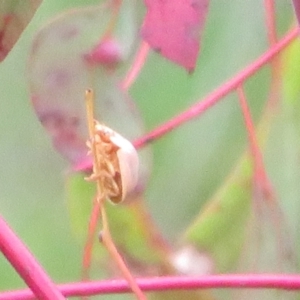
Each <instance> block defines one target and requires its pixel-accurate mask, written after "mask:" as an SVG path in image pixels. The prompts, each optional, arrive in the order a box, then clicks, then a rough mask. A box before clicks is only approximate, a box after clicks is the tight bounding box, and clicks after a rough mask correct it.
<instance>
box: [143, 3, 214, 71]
mask: <svg viewBox="0 0 300 300" xmlns="http://www.w3.org/2000/svg"><path fill="white" fill-rule="evenodd" d="M208 2H209V0H145V4H146V6H147V14H146V17H145V20H144V24H143V27H142V37H143V38H144V39H145V41H146V42H148V43H149V45H150V46H151V47H152V48H153V49H154V50H156V51H159V52H160V53H161V54H162V55H163V56H164V57H166V58H168V59H170V60H171V61H173V62H175V63H177V64H179V65H181V66H183V67H184V68H186V69H187V70H188V71H193V69H194V68H195V65H196V61H197V56H198V52H199V39H200V32H201V29H202V28H203V25H204V21H205V17H206V15H207V10H208Z"/></svg>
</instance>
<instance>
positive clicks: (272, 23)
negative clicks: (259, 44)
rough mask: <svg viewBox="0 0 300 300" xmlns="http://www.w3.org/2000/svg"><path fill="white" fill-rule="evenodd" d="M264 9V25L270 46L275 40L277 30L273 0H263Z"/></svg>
mask: <svg viewBox="0 0 300 300" xmlns="http://www.w3.org/2000/svg"><path fill="white" fill-rule="evenodd" d="M264 5H265V11H266V25H267V30H268V32H267V34H268V40H269V43H270V45H271V46H273V45H274V44H275V43H276V41H277V30H276V7H275V6H276V4H275V1H274V0H265V1H264Z"/></svg>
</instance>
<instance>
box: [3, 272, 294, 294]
mask: <svg viewBox="0 0 300 300" xmlns="http://www.w3.org/2000/svg"><path fill="white" fill-rule="evenodd" d="M136 281H137V283H138V285H139V286H140V287H141V289H142V290H144V291H169V290H187V289H189V290H192V289H212V288H213V289H224V288H239V289H278V290H286V291H299V290H300V275H288V274H224V275H210V276H199V277H183V276H172V277H153V278H140V279H136ZM58 288H59V289H60V291H61V292H62V293H63V294H64V295H65V296H66V297H78V296H79V297H80V296H95V295H105V294H113V293H115V294H119V293H129V292H131V289H130V287H129V286H128V283H127V281H126V280H123V279H118V280H116V279H115V280H104V281H92V282H75V283H68V284H62V285H59V286H58ZM8 299H9V300H32V299H34V295H33V294H32V292H31V291H30V290H28V289H27V290H19V291H9V292H3V293H0V300H8Z"/></svg>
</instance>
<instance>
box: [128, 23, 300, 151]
mask: <svg viewBox="0 0 300 300" xmlns="http://www.w3.org/2000/svg"><path fill="white" fill-rule="evenodd" d="M298 33H299V32H298V28H296V29H293V30H292V31H290V32H289V33H288V34H287V35H286V36H285V37H284V38H282V39H281V40H280V41H279V42H278V43H276V44H275V45H274V46H273V47H271V48H270V49H269V50H268V51H266V52H265V53H264V54H263V55H262V56H260V57H259V58H258V59H257V60H255V61H254V62H253V63H251V64H250V65H249V66H248V67H246V68H245V69H244V70H242V71H241V72H239V73H238V74H237V75H236V76H234V77H233V78H232V79H230V80H229V81H227V82H226V83H224V84H223V85H222V86H220V87H219V88H217V89H216V90H215V91H214V92H212V93H211V94H210V95H208V96H207V97H206V98H204V99H203V100H202V99H201V100H199V101H198V102H196V103H195V104H194V105H193V106H191V107H190V108H188V109H187V110H186V111H184V112H182V113H181V114H179V115H177V116H175V117H174V118H172V119H171V120H169V121H167V122H165V123H164V124H162V125H160V126H158V127H157V128H156V129H154V130H152V131H151V132H150V133H148V134H146V135H144V136H143V137H141V138H139V139H137V140H136V141H135V142H134V145H135V147H137V148H140V147H142V146H144V145H145V144H147V143H150V142H152V141H154V140H156V139H158V138H160V137H161V136H163V135H165V134H166V133H168V132H170V131H172V130H173V129H174V128H176V127H179V126H180V125H181V124H183V123H185V122H187V121H190V120H192V119H193V118H195V117H199V116H200V115H201V114H202V113H204V112H205V111H206V110H207V109H209V108H211V107H212V106H213V105H215V104H216V103H217V102H218V101H220V100H222V99H224V97H225V96H226V95H228V94H229V93H230V92H232V91H234V90H235V89H236V88H237V87H238V86H239V85H240V84H242V83H243V82H244V81H245V80H246V79H248V78H249V77H251V76H252V75H253V74H255V73H256V72H257V71H258V70H260V68H261V67H262V66H264V65H265V64H267V63H268V62H269V61H270V60H271V59H273V58H274V57H275V56H276V55H278V54H279V53H280V51H282V50H283V49H284V48H285V47H287V46H288V45H289V44H290V43H291V42H292V41H293V40H294V39H295V38H296V37H297V36H298Z"/></svg>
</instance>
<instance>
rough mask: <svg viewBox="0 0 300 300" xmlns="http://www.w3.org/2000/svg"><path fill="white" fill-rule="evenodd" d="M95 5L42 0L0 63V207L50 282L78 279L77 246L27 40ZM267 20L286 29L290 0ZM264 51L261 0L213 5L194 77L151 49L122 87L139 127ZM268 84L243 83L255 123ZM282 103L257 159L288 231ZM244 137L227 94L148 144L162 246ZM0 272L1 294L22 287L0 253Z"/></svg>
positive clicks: (290, 172)
mask: <svg viewBox="0 0 300 300" xmlns="http://www.w3.org/2000/svg"><path fill="white" fill-rule="evenodd" d="M96 3H98V1H96V0H94V1H92V0H88V1H83V0H73V1H57V0H44V1H43V4H42V5H41V7H40V8H39V10H38V12H37V13H36V15H35V17H34V19H33V20H32V22H31V23H30V25H29V26H28V27H27V29H26V30H25V32H24V33H23V35H22V37H21V39H20V40H19V41H18V43H17V45H16V46H15V48H14V49H13V50H12V52H11V53H10V54H9V56H8V57H7V59H6V60H5V61H4V62H3V63H2V64H1V65H0V78H1V85H0V96H1V109H0V120H1V126H0V149H1V151H0V165H1V168H0V178H1V181H0V211H1V214H2V215H3V216H4V218H5V219H6V220H7V221H8V223H9V224H10V225H11V226H12V227H13V229H14V230H15V231H16V232H17V234H18V235H19V236H20V237H21V239H22V240H23V241H24V242H25V243H26V244H27V245H28V247H29V248H30V250H31V251H32V252H33V254H34V255H35V256H36V257H37V259H38V260H39V261H40V262H41V264H42V265H43V267H45V269H46V270H47V271H48V272H49V274H50V276H51V277H52V278H53V280H55V281H56V282H66V281H73V280H74V281H75V280H77V279H78V278H79V274H80V262H81V254H82V244H81V243H80V242H79V241H78V239H77V238H76V235H75V234H74V233H73V232H72V230H71V226H70V221H69V214H68V211H67V205H66V203H65V202H66V200H65V189H64V184H65V178H66V176H67V173H68V165H67V163H66V162H65V161H64V160H63V159H62V158H61V157H60V155H59V154H58V153H56V152H55V150H53V148H52V145H51V141H50V139H49V138H48V136H47V135H46V134H45V132H44V129H43V128H42V126H41V125H40V123H39V121H38V120H37V118H36V116H35V114H34V112H33V110H32V107H31V104H30V101H29V94H28V85H27V84H28V82H27V78H26V63H27V59H28V51H29V47H30V44H31V41H32V38H33V36H34V33H35V32H36V31H37V30H38V29H39V28H40V26H41V25H43V24H44V23H45V22H46V21H48V20H49V19H51V17H53V16H55V15H56V14H57V13H58V12H60V11H61V10H64V9H66V8H69V7H75V6H83V5H87V4H96ZM276 17H277V21H278V29H279V30H278V31H279V34H280V35H281V34H282V33H283V32H285V31H286V30H287V29H288V28H289V27H290V25H291V23H292V5H291V2H290V1H287V0H278V1H277V14H276ZM267 48H268V42H267V35H266V25H265V12H264V7H263V5H262V1H261V0H246V1H239V0H232V1H225V0H212V1H211V3H210V11H209V15H208V20H207V24H206V27H205V30H204V32H203V37H202V49H201V55H200V58H199V60H198V67H197V68H196V71H195V72H194V74H193V75H188V74H186V72H185V71H184V70H182V69H181V68H179V67H178V66H175V65H173V64H172V63H170V62H168V61H166V60H165V59H163V58H161V57H160V56H158V55H157V54H155V53H151V54H150V56H149V59H148V60H147V63H146V65H145V68H144V69H143V70H142V73H141V74H140V76H139V78H138V79H137V81H136V83H135V84H134V86H133V87H132V88H131V90H130V93H131V95H132V98H133V99H134V100H135V101H136V103H137V105H138V107H139V109H140V111H141V114H142V116H143V118H144V122H145V127H146V130H147V131H148V130H150V129H151V128H153V127H155V126H156V125H158V124H160V123H162V122H163V121H165V120H168V119H170V118H172V117H173V116H174V115H176V114H177V113H179V112H180V111H182V110H183V109H185V108H187V107H188V106H189V105H191V104H193V103H194V102H195V101H196V100H197V99H201V97H203V96H205V95H206V94H207V93H209V92H210V91H212V90H213V89H215V88H216V87H218V86H219V85H220V84H222V83H223V82H224V81H225V80H227V79H229V78H230V77H232V76H233V75H234V74H236V73H237V72H238V71H239V70H241V69H242V68H243V67H244V66H246V65H248V64H250V63H251V62H252V61H253V60H254V59H255V58H256V57H258V56H259V55H260V54H261V53H263V51H265V50H266V49H267ZM269 79H270V70H269V68H264V69H263V70H261V71H260V72H259V73H258V74H257V75H255V76H254V77H253V78H251V79H250V80H249V81H248V82H247V84H246V91H247V96H248V99H249V105H250V107H251V110H252V112H253V115H254V118H255V120H258V118H259V116H260V114H261V109H262V107H263V105H264V103H265V101H266V98H267V92H268V84H269ZM282 99H283V100H284V101H285V100H286V99H284V98H282ZM285 107H286V106H285V105H283V109H282V112H281V113H280V114H279V115H278V118H277V119H276V123H275V124H274V128H273V130H272V133H271V138H270V141H269V143H268V147H267V149H266V163H267V170H268V171H269V174H270V177H271V179H272V180H273V183H274V185H275V187H276V190H277V193H278V194H279V196H280V200H281V204H282V206H283V207H284V209H285V212H286V214H287V216H288V218H287V219H288V220H289V222H290V224H291V225H292V227H291V228H293V230H295V231H296V228H297V227H296V226H297V225H296V222H297V216H298V213H299V204H298V203H299V201H298V199H299V193H300V190H299V184H298V181H297V178H299V175H300V174H299V168H298V165H299V131H298V130H297V123H295V122H296V121H295V118H293V117H292V116H291V111H292V110H291V109H284V108H285ZM295 109H296V107H295ZM246 137H247V135H246V130H245V127H244V123H243V119H242V115H241V111H240V108H239V105H238V102H237V97H236V96H235V95H234V94H233V95H230V96H228V97H226V99H224V100H223V101H221V102H220V103H219V104H218V105H217V106H215V107H214V108H212V109H211V110H209V111H208V112H207V113H205V114H204V115H203V116H202V117H201V118H198V119H196V120H193V121H192V122H189V123H188V124H185V125H183V126H182V127H180V128H179V129H176V130H175V131H174V132H172V133H170V134H168V135H167V136H165V137H163V138H162V139H161V140H158V141H157V142H155V143H154V144H153V146H152V149H153V171H152V176H151V180H150V182H149V186H148V188H147V191H146V200H147V205H148V207H149V211H150V212H151V215H152V216H153V218H154V219H155V221H156V222H157V224H158V226H159V228H160V229H161V230H162V232H163V234H164V235H165V237H167V238H168V239H169V240H170V241H171V242H176V238H177V237H178V236H180V235H181V234H182V233H183V232H184V229H185V228H186V226H187V225H188V224H189V223H190V222H191V221H192V220H193V218H194V217H195V216H196V215H197V214H198V213H199V211H200V209H201V207H202V205H203V204H204V203H205V201H207V200H208V199H209V198H210V197H211V196H213V194H214V193H215V192H216V190H217V189H218V188H219V187H220V186H221V185H222V183H223V182H224V180H225V178H226V176H227V175H228V174H229V172H230V170H231V169H232V168H233V166H234V165H235V163H236V162H237V160H238V158H239V157H240V155H241V154H242V152H243V151H244V150H245V148H246ZM82 201H87V202H90V201H91V199H82ZM297 239H299V236H298V237H297ZM0 274H1V277H0V290H7V289H12V288H19V287H22V286H24V284H23V283H22V281H21V280H20V279H19V278H18V275H17V274H16V273H15V272H14V270H12V268H11V267H10V266H9V264H8V263H7V262H6V261H5V259H4V258H3V257H0Z"/></svg>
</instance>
